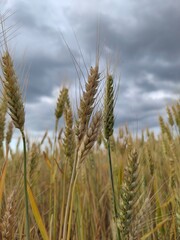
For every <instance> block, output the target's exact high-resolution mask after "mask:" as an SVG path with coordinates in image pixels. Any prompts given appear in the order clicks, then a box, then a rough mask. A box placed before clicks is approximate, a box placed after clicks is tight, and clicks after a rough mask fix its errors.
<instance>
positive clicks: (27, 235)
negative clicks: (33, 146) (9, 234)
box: [21, 131, 30, 240]
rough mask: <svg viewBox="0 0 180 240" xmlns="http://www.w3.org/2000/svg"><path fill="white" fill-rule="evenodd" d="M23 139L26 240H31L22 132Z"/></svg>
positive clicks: (24, 143)
mask: <svg viewBox="0 0 180 240" xmlns="http://www.w3.org/2000/svg"><path fill="white" fill-rule="evenodd" d="M21 134H22V139H23V152H24V193H25V209H26V239H27V240H30V235H29V213H28V193H27V154H26V139H25V135H24V132H23V131H21Z"/></svg>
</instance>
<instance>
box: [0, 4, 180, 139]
mask: <svg viewBox="0 0 180 240" xmlns="http://www.w3.org/2000/svg"><path fill="white" fill-rule="evenodd" d="M0 7H1V13H2V12H3V11H5V10H7V9H9V10H10V12H11V13H13V14H12V16H11V17H10V18H9V19H8V21H7V22H6V24H7V25H8V24H9V26H10V25H14V28H13V29H14V30H15V33H14V34H13V30H11V31H12V32H11V33H12V39H11V40H10V41H9V46H10V49H11V51H12V53H13V58H14V62H15V65H16V68H17V73H18V76H19V79H20V82H21V86H23V82H24V81H26V79H27V78H28V87H27V89H26V88H23V87H22V88H23V89H24V92H25V96H26V105H25V108H26V128H27V129H28V132H29V133H30V135H34V136H36V135H39V134H42V133H43V132H44V131H45V130H46V129H48V130H50V131H52V130H53V129H54V121H55V117H54V109H55V106H56V99H57V96H58V93H59V89H60V88H61V87H62V86H67V87H69V88H70V98H71V102H72V105H73V107H74V108H76V98H77V95H78V94H79V80H78V74H77V71H76V68H75V65H74V63H73V58H72V56H71V55H70V53H69V51H68V48H67V46H66V44H65V41H66V42H67V44H68V46H69V48H70V49H71V52H72V54H73V56H74V57H75V59H76V61H77V63H78V65H79V66H80V67H81V69H82V71H83V73H84V77H85V79H86V78H87V72H86V67H87V68H88V69H89V68H90V67H91V66H93V65H94V64H95V59H96V54H97V43H99V45H100V47H99V49H100V63H101V64H100V72H101V76H104V75H105V72H106V62H107V61H108V62H109V63H110V69H111V70H112V72H113V74H114V76H115V81H116V82H118V81H119V79H120V87H119V91H118V98H117V102H116V108H115V116H116V122H115V128H116V129H117V128H118V127H119V126H123V125H124V124H126V123H127V124H128V125H129V127H130V128H131V129H132V131H133V132H137V131H140V130H141V129H145V128H146V127H149V128H151V129H154V130H155V131H157V127H158V116H159V115H160V114H162V115H164V114H165V107H166V105H167V104H172V103H173V102H174V101H175V100H176V99H178V98H179V97H180V94H179V93H180V28H179V25H180V1H179V0H173V1H172V0H138V1H135V0H99V1H95V0H91V1H85V0H66V1H58V0H44V1H41V0H31V1H28V0H9V1H8V0H1V1H0ZM62 36H63V37H62ZM63 39H65V41H64V40H63ZM97 39H99V40H97ZM80 49H81V50H80ZM81 52H82V54H81ZM82 55H83V58H84V62H85V64H84V63H83V58H82ZM85 66H86V67H85ZM81 79H82V81H83V76H81ZM102 82H103V77H102ZM102 84H103V83H102Z"/></svg>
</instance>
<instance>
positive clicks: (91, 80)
mask: <svg viewBox="0 0 180 240" xmlns="http://www.w3.org/2000/svg"><path fill="white" fill-rule="evenodd" d="M99 78H100V74H99V66H98V64H97V65H96V66H95V67H94V68H93V67H91V69H90V73H89V75H88V80H87V82H86V85H85V88H86V89H85V91H84V92H83V95H82V97H81V99H80V106H79V108H78V117H79V118H78V121H77V124H76V135H77V138H78V141H79V144H80V142H81V140H82V139H83V137H84V135H85V133H86V130H87V128H88V124H89V120H90V118H91V115H92V112H93V109H94V102H95V99H96V93H97V90H98V84H99Z"/></svg>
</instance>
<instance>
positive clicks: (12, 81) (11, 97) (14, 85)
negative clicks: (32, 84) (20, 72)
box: [1, 51, 25, 132]
mask: <svg viewBox="0 0 180 240" xmlns="http://www.w3.org/2000/svg"><path fill="white" fill-rule="evenodd" d="M1 66H2V71H3V75H4V78H2V82H3V88H4V92H5V98H6V101H7V105H8V108H9V114H10V116H11V118H12V120H13V123H14V126H15V127H16V128H18V129H19V130H20V131H21V132H23V130H24V122H25V111H24V104H23V100H22V94H21V91H20V86H19V83H18V79H17V76H16V73H15V70H14V65H13V60H12V58H11V56H10V54H9V52H8V51H6V52H5V53H4V55H3V56H2V60H1Z"/></svg>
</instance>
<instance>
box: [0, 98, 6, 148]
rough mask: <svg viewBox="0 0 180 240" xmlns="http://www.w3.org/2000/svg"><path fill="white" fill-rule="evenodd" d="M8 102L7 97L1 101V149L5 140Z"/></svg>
mask: <svg viewBox="0 0 180 240" xmlns="http://www.w3.org/2000/svg"><path fill="white" fill-rule="evenodd" d="M6 111H7V108H6V103H5V99H4V98H3V99H2V102H1V103H0V149H1V148H2V146H3V141H4V131H5V124H6Z"/></svg>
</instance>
